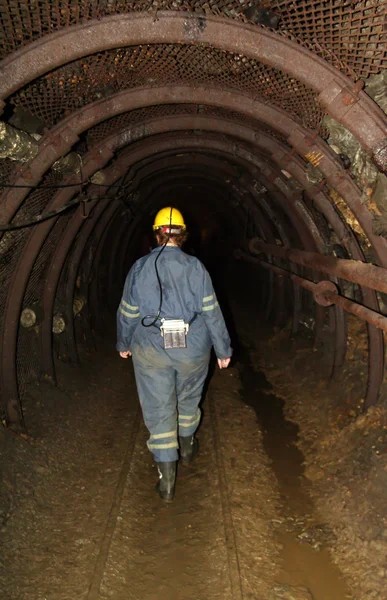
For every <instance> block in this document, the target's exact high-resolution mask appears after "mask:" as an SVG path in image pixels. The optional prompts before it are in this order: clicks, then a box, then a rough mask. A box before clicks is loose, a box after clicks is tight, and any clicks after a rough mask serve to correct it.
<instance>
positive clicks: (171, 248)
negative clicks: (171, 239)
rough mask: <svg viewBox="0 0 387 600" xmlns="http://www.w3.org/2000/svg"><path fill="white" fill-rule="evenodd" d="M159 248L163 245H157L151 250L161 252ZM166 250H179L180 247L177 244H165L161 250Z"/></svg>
mask: <svg viewBox="0 0 387 600" xmlns="http://www.w3.org/2000/svg"><path fill="white" fill-rule="evenodd" d="M161 250H163V247H162V246H157V247H156V248H153V250H152V252H161ZM168 250H181V248H180V247H179V246H165V248H164V250H163V252H167V251H168Z"/></svg>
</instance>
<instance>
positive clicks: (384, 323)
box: [236, 251, 387, 409]
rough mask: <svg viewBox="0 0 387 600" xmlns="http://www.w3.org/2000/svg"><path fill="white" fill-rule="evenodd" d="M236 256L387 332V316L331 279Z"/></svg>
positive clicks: (327, 304) (253, 258) (243, 253)
mask: <svg viewBox="0 0 387 600" xmlns="http://www.w3.org/2000/svg"><path fill="white" fill-rule="evenodd" d="M236 257H237V258H239V259H243V260H246V261H248V262H251V263H254V264H257V265H259V266H261V267H263V268H264V269H268V270H270V271H272V272H273V273H275V274H276V275H279V276H282V277H289V278H290V279H291V280H292V281H294V283H296V284H297V285H299V286H301V287H303V288H305V289H306V290H308V291H309V292H311V293H312V294H313V296H314V298H315V300H316V302H317V303H320V304H322V305H323V306H331V305H332V304H334V305H337V306H340V307H341V308H343V309H344V310H346V311H347V312H350V313H351V314H353V315H355V316H357V317H359V318H360V319H362V320H363V321H367V322H368V323H370V324H371V325H373V326H374V327H377V328H379V329H381V330H383V331H386V332H387V317H385V316H384V315H382V314H380V313H378V312H376V311H374V310H371V309H370V308H367V307H366V306H363V305H362V304H358V303H357V302H353V300H350V299H349V298H345V296H340V294H338V291H337V288H335V286H334V284H332V282H330V281H320V282H319V283H314V282H313V281H311V280H309V279H305V278H303V277H299V276H298V275H296V274H295V273H292V272H291V271H287V270H286V269H282V268H280V267H277V266H275V265H272V264H271V263H268V262H266V261H265V260H261V259H259V258H256V257H254V256H251V255H249V254H246V253H245V252H241V251H238V252H237V254H236ZM332 286H333V288H332ZM334 288H335V289H334ZM367 408H369V406H368V405H367V404H365V406H364V409H367Z"/></svg>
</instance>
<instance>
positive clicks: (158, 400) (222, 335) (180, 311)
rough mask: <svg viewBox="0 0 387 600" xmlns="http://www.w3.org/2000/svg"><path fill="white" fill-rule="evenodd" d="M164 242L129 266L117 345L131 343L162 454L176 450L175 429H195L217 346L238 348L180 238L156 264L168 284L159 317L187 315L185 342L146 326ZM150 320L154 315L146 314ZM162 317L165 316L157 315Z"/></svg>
mask: <svg viewBox="0 0 387 600" xmlns="http://www.w3.org/2000/svg"><path fill="white" fill-rule="evenodd" d="M160 251H161V248H160V247H158V248H155V249H154V250H153V251H152V252H151V253H150V254H148V255H147V256H144V257H142V258H140V259H139V260H138V261H137V262H136V263H135V264H134V265H133V267H132V268H131V270H130V272H129V274H128V276H127V278H126V282H125V287H124V292H123V296H122V300H121V303H120V306H119V308H118V311H117V332H118V341H117V346H116V347H117V350H118V351H119V352H126V351H127V350H130V351H131V353H132V357H133V366H134V371H135V377H136V384H137V391H138V395H139V399H140V404H141V408H142V412H143V417H144V422H145V425H146V427H147V429H148V430H149V433H150V438H149V440H148V444H147V445H148V448H149V450H150V451H151V452H152V453H153V455H154V459H155V461H156V462H170V461H175V460H177V458H178V452H177V449H178V439H177V436H178V435H179V436H182V437H188V436H191V435H192V434H193V433H195V431H196V429H197V427H198V425H199V421H200V416H201V415H200V409H199V402H200V399H201V395H202V391H203V386H204V382H205V379H206V377H207V373H208V365H209V358H210V351H211V346H214V349H215V353H216V355H217V357H218V358H222V359H224V358H228V357H230V356H231V354H232V349H231V347H230V337H229V334H228V331H227V328H226V325H225V322H224V318H223V315H222V312H221V309H220V307H219V304H218V301H217V299H216V295H215V292H214V289H213V285H212V282H211V278H210V276H209V274H208V272H207V270H206V269H205V267H204V266H203V264H202V263H201V262H200V261H199V260H198V259H197V258H195V257H194V256H189V255H188V254H185V253H184V252H183V251H182V250H181V249H180V248H178V247H177V246H166V247H165V248H164V250H163V252H162V254H161V255H160V257H159V260H158V262H157V268H158V271H159V276H160V279H161V284H162V292H163V302H162V310H161V315H160V316H161V318H167V319H184V322H185V323H189V322H190V321H191V320H192V319H193V318H194V317H195V316H196V318H195V319H194V321H193V322H192V324H191V326H190V328H189V332H188V335H187V347H186V348H176V349H164V345H163V338H162V336H161V333H160V329H159V327H156V326H153V327H148V328H146V327H144V326H143V325H142V324H141V320H142V318H143V317H145V316H146V315H156V314H157V312H158V308H159V303H160V289H159V285H158V281H157V277H156V272H155V260H156V258H157V255H158V253H159V252H160ZM148 322H151V320H148ZM158 325H160V323H158Z"/></svg>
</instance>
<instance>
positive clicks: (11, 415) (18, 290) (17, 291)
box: [0, 148, 112, 424]
mask: <svg viewBox="0 0 387 600" xmlns="http://www.w3.org/2000/svg"><path fill="white" fill-rule="evenodd" d="M111 157H112V154H111V152H110V149H109V148H107V149H106V148H105V150H104V151H101V153H100V154H96V155H95V156H93V157H92V158H91V159H90V161H89V163H88V164H87V165H85V173H88V172H91V173H94V172H95V171H96V170H98V169H100V168H101V167H102V166H104V165H105V164H106V163H107V162H108V160H109V159H110V158H111ZM74 193H75V192H74V190H73V189H72V188H70V189H65V190H61V191H60V192H58V193H57V194H56V196H55V197H54V199H53V200H52V201H51V202H50V204H49V206H48V207H47V209H48V210H50V211H51V210H55V209H57V208H59V207H60V206H62V205H63V204H65V203H66V202H67V201H68V199H69V198H71V197H72V195H73V194H74ZM55 223H56V219H52V220H49V221H46V222H43V223H40V224H39V226H37V227H36V228H34V229H33V231H32V232H31V234H30V236H29V237H28V239H27V241H26V243H25V245H24V248H23V251H22V252H21V255H20V258H19V260H18V263H17V265H16V267H15V270H14V272H13V275H12V278H11V281H10V283H9V287H8V293H7V298H6V303H5V308H4V318H3V320H2V329H1V337H0V339H1V343H2V347H3V348H7V352H2V355H1V362H0V374H1V379H2V383H3V393H4V398H5V402H6V415H7V421H8V422H9V423H10V424H20V423H21V421H22V412H21V406H20V401H19V397H18V390H17V378H16V361H15V357H16V343H17V331H18V325H19V316H20V310H21V305H22V301H23V297H24V294H25V291H26V288H27V284H28V280H29V277H30V274H31V271H32V268H33V265H34V263H35V260H36V257H37V256H38V254H39V251H40V249H41V247H42V245H43V243H44V241H45V240H46V238H47V236H48V235H49V233H50V231H51V229H52V228H53V226H54V224H55Z"/></svg>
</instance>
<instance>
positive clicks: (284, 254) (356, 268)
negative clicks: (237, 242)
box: [249, 238, 387, 293]
mask: <svg viewBox="0 0 387 600" xmlns="http://www.w3.org/2000/svg"><path fill="white" fill-rule="evenodd" d="M249 249H250V251H252V252H255V253H257V252H264V253H265V254H271V255H272V256H277V257H278V258H284V259H287V260H290V261H292V262H295V263H297V264H298V265H302V266H304V267H310V268H312V269H316V270H317V271H320V272H321V273H326V274H328V275H332V274H334V275H336V276H337V277H341V278H342V279H346V280H347V281H351V282H352V283H357V284H358V285H364V286H366V287H368V288H371V289H373V290H377V291H379V292H384V293H387V272H386V269H384V268H383V267H377V266H375V265H370V264H369V263H363V262H360V261H357V260H348V259H344V258H336V257H333V256H325V255H323V254H317V253H315V252H305V251H304V250H296V249H294V248H284V247H283V246H275V245H274V244H266V243H265V242H263V241H261V240H259V239H258V238H253V239H252V240H250V242H249Z"/></svg>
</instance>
